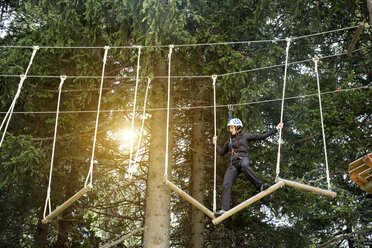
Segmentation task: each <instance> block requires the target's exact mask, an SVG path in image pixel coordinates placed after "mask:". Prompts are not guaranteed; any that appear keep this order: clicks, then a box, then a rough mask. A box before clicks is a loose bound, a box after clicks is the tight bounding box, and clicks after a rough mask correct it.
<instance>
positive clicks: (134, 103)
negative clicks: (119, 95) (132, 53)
mask: <svg viewBox="0 0 372 248" xmlns="http://www.w3.org/2000/svg"><path fill="white" fill-rule="evenodd" d="M141 48H142V47H141V46H138V56H137V76H136V88H135V90H134V101H133V111H132V129H131V135H134V119H135V114H136V103H137V91H138V81H139V70H140V58H141ZM132 153H133V142H132V141H131V142H130V155H129V177H130V178H131V177H132V174H133V172H132V169H133V168H132Z"/></svg>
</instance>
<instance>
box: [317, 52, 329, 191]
mask: <svg viewBox="0 0 372 248" xmlns="http://www.w3.org/2000/svg"><path fill="white" fill-rule="evenodd" d="M313 61H314V67H315V74H316V83H317V86H318V98H319V111H320V121H321V124H322V135H323V148H324V157H325V163H326V175H327V185H328V190H331V183H330V180H329V170H328V157H327V145H326V138H325V133H324V122H323V110H322V99H321V97H320V84H319V72H318V61H319V58H313Z"/></svg>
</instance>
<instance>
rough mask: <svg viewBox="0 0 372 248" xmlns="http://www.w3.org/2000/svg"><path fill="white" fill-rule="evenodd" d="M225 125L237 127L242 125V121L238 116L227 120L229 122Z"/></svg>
mask: <svg viewBox="0 0 372 248" xmlns="http://www.w3.org/2000/svg"><path fill="white" fill-rule="evenodd" d="M227 126H228V127H229V126H238V127H243V123H242V121H241V120H239V119H238V118H233V119H231V120H229V122H228V123H227Z"/></svg>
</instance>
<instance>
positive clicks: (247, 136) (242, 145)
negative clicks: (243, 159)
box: [217, 128, 278, 156]
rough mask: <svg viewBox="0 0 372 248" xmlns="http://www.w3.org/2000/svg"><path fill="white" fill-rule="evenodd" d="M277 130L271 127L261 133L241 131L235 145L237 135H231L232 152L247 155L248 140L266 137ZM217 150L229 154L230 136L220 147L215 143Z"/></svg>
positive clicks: (222, 153) (219, 152)
mask: <svg viewBox="0 0 372 248" xmlns="http://www.w3.org/2000/svg"><path fill="white" fill-rule="evenodd" d="M277 131H278V130H277V129H276V128H273V129H271V130H270V131H268V132H266V133H263V134H251V133H242V134H240V136H239V142H238V144H237V145H236V139H237V135H231V144H232V148H233V150H234V152H235V153H237V154H238V155H239V156H248V153H247V149H248V143H249V141H251V140H263V139H266V138H267V137H269V136H270V135H272V134H274V133H276V132H277ZM241 132H243V131H241ZM217 152H218V154H220V155H221V156H223V155H225V154H226V153H227V152H230V155H231V145H230V138H229V139H228V140H227V141H226V142H225V144H224V145H223V146H222V148H221V147H219V146H218V145H217Z"/></svg>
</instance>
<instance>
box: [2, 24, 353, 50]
mask: <svg viewBox="0 0 372 248" xmlns="http://www.w3.org/2000/svg"><path fill="white" fill-rule="evenodd" d="M357 27H359V25H356V26H350V27H346V28H339V29H333V30H329V31H324V32H320V33H314V34H308V35H302V36H297V37H291V39H292V40H298V39H303V38H309V37H312V36H319V35H324V34H329V33H334V32H339V31H344V30H348V29H353V28H357ZM278 41H286V38H283V39H267V40H251V41H227V42H210V43H195V44H178V45H174V47H194V46H217V45H237V44H250V43H267V42H278ZM139 46H141V47H143V48H169V45H149V46H142V45H134V46H113V47H110V48H111V49H136V48H138V47H139ZM32 47H33V46H0V48H32ZM39 48H40V49H104V48H105V47H104V46H87V47H85V46H71V47H65V46H39Z"/></svg>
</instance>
